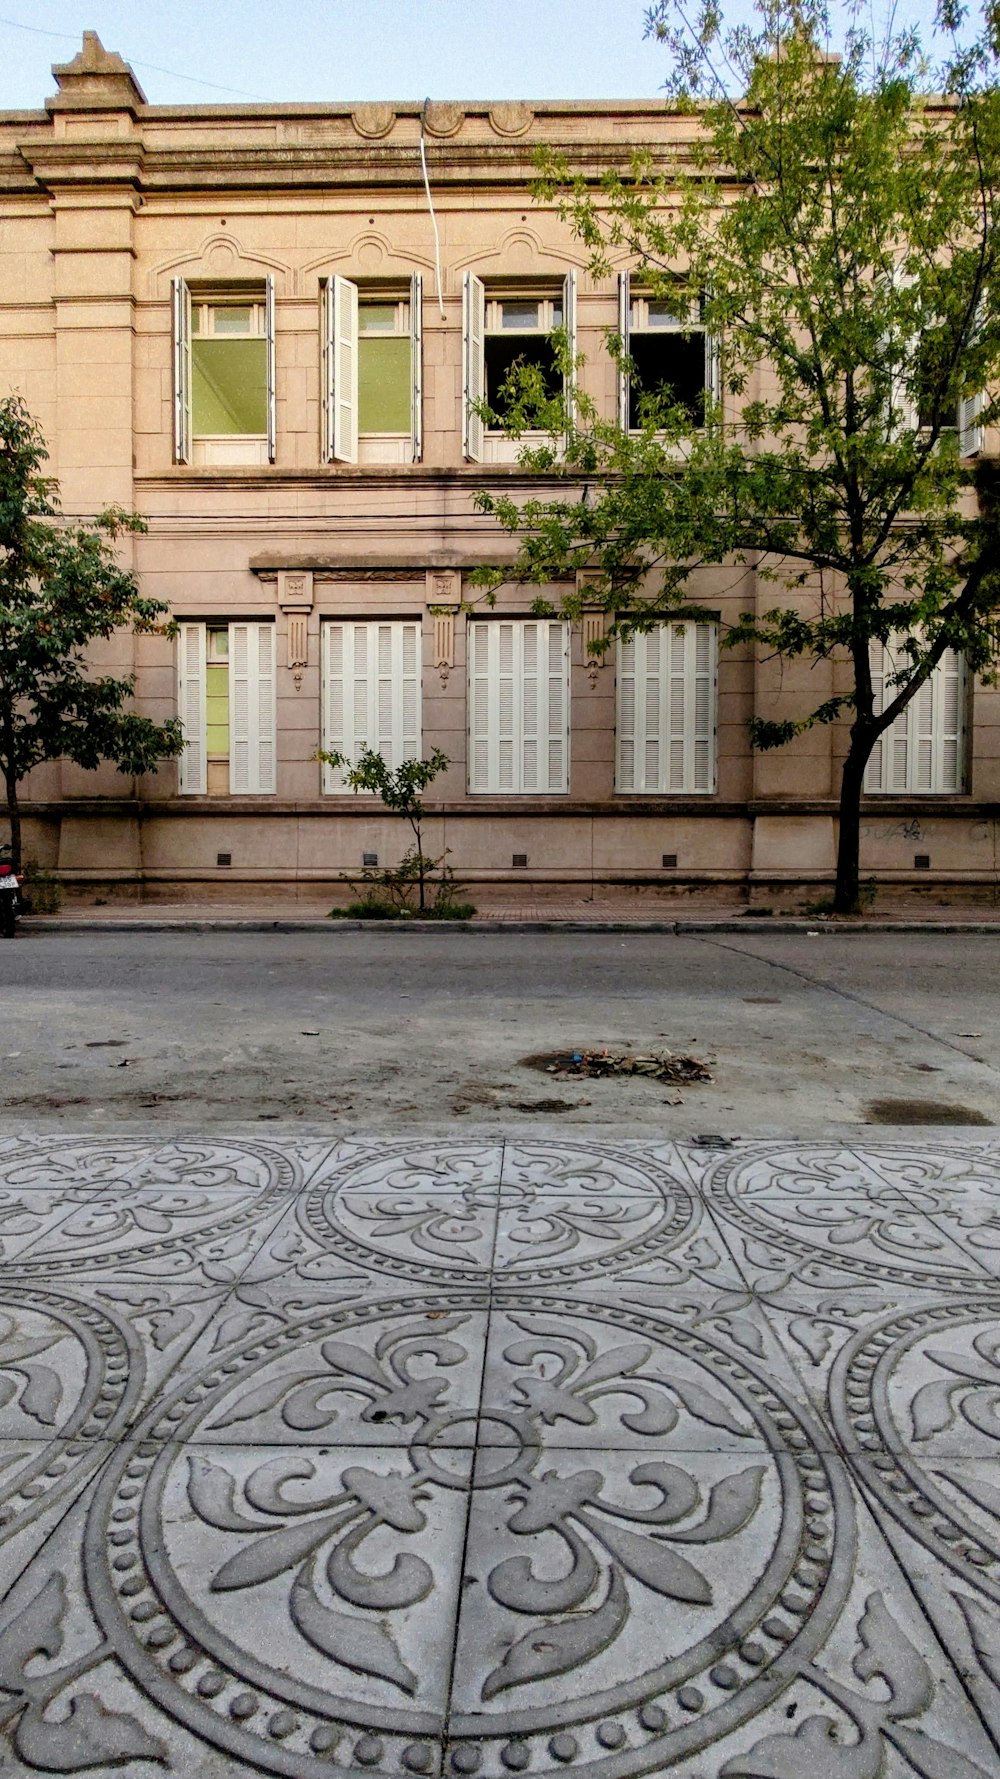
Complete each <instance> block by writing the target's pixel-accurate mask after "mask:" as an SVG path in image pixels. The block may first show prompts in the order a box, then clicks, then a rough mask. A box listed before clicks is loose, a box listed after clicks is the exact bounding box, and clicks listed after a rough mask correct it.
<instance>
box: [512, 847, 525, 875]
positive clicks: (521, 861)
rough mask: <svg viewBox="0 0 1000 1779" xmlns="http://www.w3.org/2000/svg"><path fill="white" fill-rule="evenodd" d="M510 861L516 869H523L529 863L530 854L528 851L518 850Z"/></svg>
mask: <svg viewBox="0 0 1000 1779" xmlns="http://www.w3.org/2000/svg"><path fill="white" fill-rule="evenodd" d="M510 862H511V864H512V865H513V867H514V869H515V871H523V870H524V868H525V866H526V865H527V863H528V855H527V853H526V852H516V853H515V854H514V856H513V858H512V859H511V861H510Z"/></svg>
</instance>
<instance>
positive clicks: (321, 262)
mask: <svg viewBox="0 0 1000 1779" xmlns="http://www.w3.org/2000/svg"><path fill="white" fill-rule="evenodd" d="M375 249H377V250H378V253H379V255H380V258H379V260H378V263H377V264H376V263H375V262H374V259H373V250H375ZM330 266H337V267H339V268H340V270H341V271H344V270H345V269H346V270H347V272H348V275H349V276H352V277H357V278H362V279H363V278H365V277H366V276H367V277H371V276H372V274H373V273H375V274H377V275H380V276H382V277H384V278H396V277H398V278H399V279H400V280H403V279H408V278H409V276H410V273H411V272H412V271H414V269H416V270H419V269H420V268H421V267H423V268H426V270H427V271H433V269H434V260H433V258H432V257H431V256H430V255H428V254H425V253H418V252H416V251H415V250H413V249H411V248H409V247H407V248H406V249H405V250H403V251H402V252H399V251H397V249H396V247H395V246H394V245H393V243H392V241H390V239H389V237H388V235H386V234H383V233H382V232H381V230H379V229H372V228H364V229H359V230H358V232H357V233H356V234H354V235H352V236H351V238H350V240H349V241H348V242H347V243H346V244H345V246H344V247H342V248H340V247H333V248H328V249H327V251H326V252H325V253H320V254H317V255H316V257H315V258H314V259H310V260H307V261H306V263H305V265H303V266H300V267H299V270H298V273H297V274H296V291H297V293H298V294H300V295H308V294H309V293H308V291H307V290H306V280H307V279H308V278H309V276H310V274H311V273H313V272H318V273H319V274H320V276H322V275H323V274H324V273H325V272H326V270H327V268H328V267H330Z"/></svg>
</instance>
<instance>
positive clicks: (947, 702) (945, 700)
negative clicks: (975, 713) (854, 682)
mask: <svg viewBox="0 0 1000 1779" xmlns="http://www.w3.org/2000/svg"><path fill="white" fill-rule="evenodd" d="M908 665H909V656H908V655H907V654H906V653H905V652H904V650H903V649H902V647H901V642H900V643H897V644H896V645H895V646H893V644H892V643H889V644H885V643H881V642H877V641H875V642H873V643H872V645H871V667H872V684H873V688H874V692H875V710H876V713H878V712H880V711H882V710H884V709H885V707H886V705H887V704H891V703H892V700H893V699H894V698H895V696H896V693H897V691H898V690H899V687H898V685H897V684H896V683H895V676H896V675H897V674H898V673H899V672H901V671H902V672H903V673H904V674H905V671H906V669H907V667H908ZM965 686H966V674H965V662H964V660H963V659H962V657H961V655H958V654H956V652H955V650H954V649H946V650H945V652H944V654H943V655H942V657H941V659H940V661H939V662H938V664H937V666H936V667H935V669H934V671H933V673H932V674H930V675H929V677H928V678H927V679H926V680H925V681H924V683H923V685H922V686H921V687H920V689H919V691H917V692H915V693H914V695H913V697H912V698H911V699H910V702H909V704H907V705H906V706H905V708H904V709H903V710H901V711H900V713H899V715H898V717H897V718H896V721H895V722H894V723H893V724H892V726H891V728H889V729H887V730H886V731H885V732H884V734H882V735H881V736H880V737H879V739H878V741H877V742H876V743H875V746H874V748H873V749H872V754H871V758H870V759H869V762H868V770H867V772H866V773H865V790H866V791H868V792H882V793H883V794H884V795H885V794H888V795H892V794H893V793H895V794H897V795H903V796H935V795H937V796H946V795H948V794H949V793H951V794H952V795H954V794H955V793H956V792H958V791H961V790H963V789H964V786H965Z"/></svg>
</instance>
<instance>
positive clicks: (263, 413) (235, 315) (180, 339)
mask: <svg viewBox="0 0 1000 1779" xmlns="http://www.w3.org/2000/svg"><path fill="white" fill-rule="evenodd" d="M171 299H172V308H173V335H174V458H175V461H176V462H178V463H195V464H206V465H212V464H218V465H225V464H256V463H273V462H274V452H275V410H274V281H273V279H271V278H266V279H263V280H261V281H260V282H259V283H257V284H247V285H240V286H234V287H232V288H228V289H221V288H215V287H207V286H206V287H198V286H195V287H192V286H189V285H188V284H187V283H186V282H185V280H184V279H183V278H174V279H173V281H172V289H171Z"/></svg>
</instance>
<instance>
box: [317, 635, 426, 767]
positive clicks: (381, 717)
mask: <svg viewBox="0 0 1000 1779" xmlns="http://www.w3.org/2000/svg"><path fill="white" fill-rule="evenodd" d="M420 644H421V627H420V625H419V624H411V623H400V622H397V621H393V622H391V623H386V624H379V623H368V624H364V623H358V624H352V623H344V624H340V623H328V624H324V626H323V682H324V696H323V747H324V751H325V752H327V753H342V754H345V755H346V756H347V758H348V759H349V760H351V761H352V762H353V761H356V760H357V759H358V757H359V755H360V754H361V751H362V749H363V748H365V747H368V748H370V749H371V751H372V753H377V754H381V755H382V758H383V760H384V761H385V763H386V765H387V766H388V767H389V768H390V769H391V770H395V768H396V767H397V766H398V765H399V764H400V763H401V761H403V760H415V759H418V758H419V755H420V743H421V730H420V681H421V656H420ZM323 789H324V790H325V791H328V792H332V791H345V790H348V789H349V786H348V784H347V778H346V774H345V772H344V771H343V770H342V769H341V768H337V767H332V766H325V767H324V771H323Z"/></svg>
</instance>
